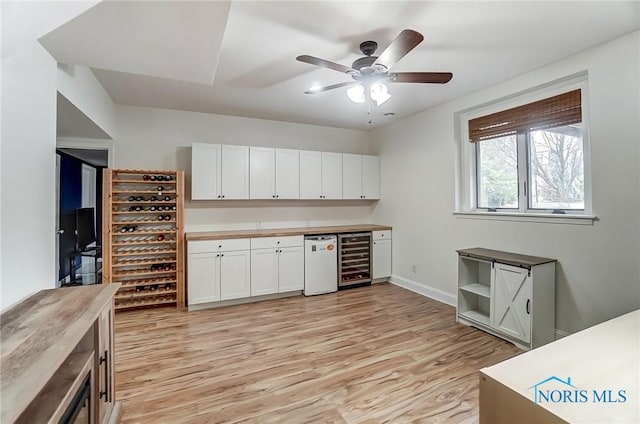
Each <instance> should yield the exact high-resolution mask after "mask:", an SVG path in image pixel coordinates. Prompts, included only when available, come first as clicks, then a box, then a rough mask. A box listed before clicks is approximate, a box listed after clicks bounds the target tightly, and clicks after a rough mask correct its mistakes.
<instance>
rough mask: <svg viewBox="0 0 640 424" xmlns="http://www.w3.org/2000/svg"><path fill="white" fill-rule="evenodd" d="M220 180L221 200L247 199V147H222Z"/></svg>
mask: <svg viewBox="0 0 640 424" xmlns="http://www.w3.org/2000/svg"><path fill="white" fill-rule="evenodd" d="M220 167H221V170H222V172H221V175H220V178H221V179H222V184H221V190H220V193H221V195H222V198H223V199H248V198H249V146H228V145H223V146H222V159H221V165H220Z"/></svg>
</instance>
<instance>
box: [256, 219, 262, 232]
mask: <svg viewBox="0 0 640 424" xmlns="http://www.w3.org/2000/svg"><path fill="white" fill-rule="evenodd" d="M261 228H262V221H258V222H257V223H256V229H258V230H259V229H261Z"/></svg>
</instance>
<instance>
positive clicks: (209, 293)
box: [187, 253, 220, 305]
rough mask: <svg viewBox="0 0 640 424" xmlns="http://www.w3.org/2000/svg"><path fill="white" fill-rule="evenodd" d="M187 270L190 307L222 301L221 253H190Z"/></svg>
mask: <svg viewBox="0 0 640 424" xmlns="http://www.w3.org/2000/svg"><path fill="white" fill-rule="evenodd" d="M187 270H188V275H189V277H188V286H189V290H188V296H187V300H188V301H189V305H196V304H198V303H208V302H216V301H218V300H220V254H219V253H190V254H189V255H188V257H187Z"/></svg>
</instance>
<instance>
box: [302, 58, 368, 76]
mask: <svg viewBox="0 0 640 424" xmlns="http://www.w3.org/2000/svg"><path fill="white" fill-rule="evenodd" d="M296 60H297V61H299V62H304V63H309V64H311V65H316V66H320V67H321V68H327V69H333V70H334V71H338V72H344V73H345V74H353V73H358V71H356V70H355V69H353V68H350V67H348V66H345V65H341V64H339V63H335V62H331V61H329V60H324V59H319V58H317V57H313V56H307V55H306V54H305V55H302V56H298V57H296Z"/></svg>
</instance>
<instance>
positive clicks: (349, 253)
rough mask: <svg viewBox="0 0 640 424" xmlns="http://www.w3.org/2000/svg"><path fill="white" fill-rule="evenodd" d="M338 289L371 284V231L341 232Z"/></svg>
mask: <svg viewBox="0 0 640 424" xmlns="http://www.w3.org/2000/svg"><path fill="white" fill-rule="evenodd" d="M338 251H339V253H338V290H344V289H348V288H353V287H361V286H368V285H371V233H370V232H369V233H353V234H341V235H340V238H339V241H338Z"/></svg>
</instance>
